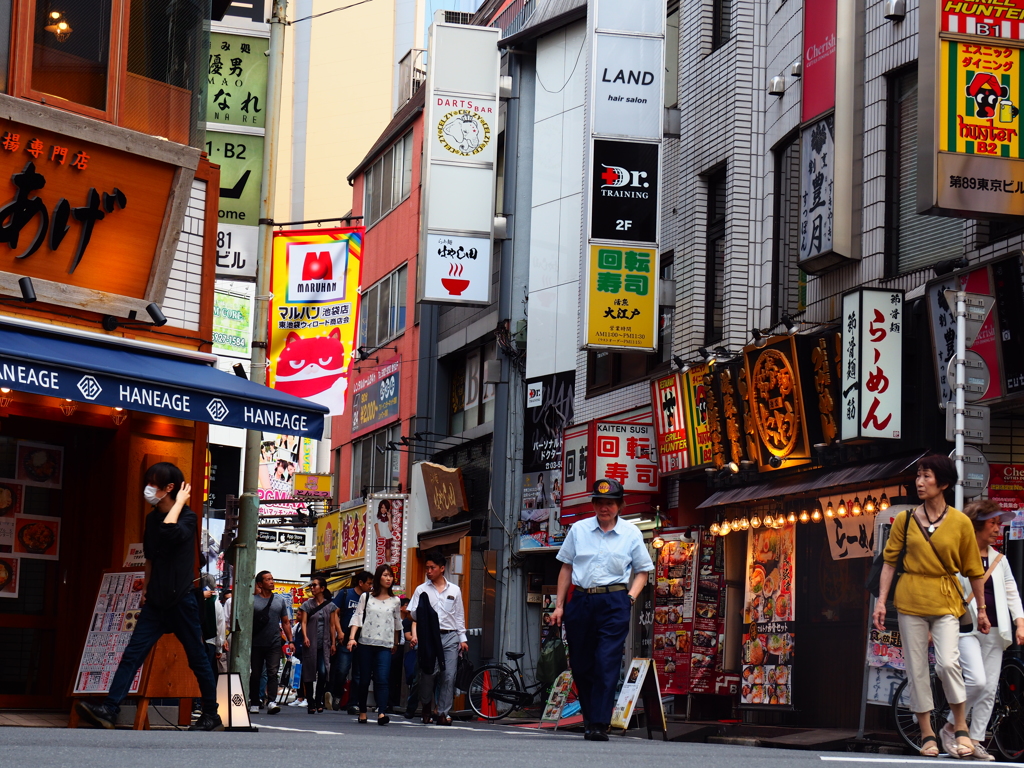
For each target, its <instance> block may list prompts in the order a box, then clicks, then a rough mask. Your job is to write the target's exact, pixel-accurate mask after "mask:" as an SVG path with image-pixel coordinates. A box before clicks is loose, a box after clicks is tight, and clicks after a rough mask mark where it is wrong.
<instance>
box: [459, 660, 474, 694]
mask: <svg viewBox="0 0 1024 768" xmlns="http://www.w3.org/2000/svg"><path fill="white" fill-rule="evenodd" d="M472 684H473V662H471V661H470V660H469V654H468V653H466V652H465V651H461V652H460V653H459V661H458V663H457V664H456V666H455V687H456V688H458V689H459V690H460V691H468V690H469V687H470V686H471V685H472Z"/></svg>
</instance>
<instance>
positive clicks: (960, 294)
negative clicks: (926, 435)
mask: <svg viewBox="0 0 1024 768" xmlns="http://www.w3.org/2000/svg"><path fill="white" fill-rule="evenodd" d="M966 361H967V293H966V292H964V291H957V292H956V383H955V384H954V394H955V397H956V400H955V403H956V405H955V408H956V410H955V411H954V421H953V425H954V426H953V429H954V432H953V436H954V440H955V442H954V445H955V446H956V476H957V481H956V492H955V499H954V501H953V506H954V507H955V508H956V509H959V510H960V511H961V512H962V511H963V509H964V477H965V475H964V406H965V405H966V402H965V397H964V387H965V386H966V384H967V375H966V374H967V369H966V368H965V366H964V363H965V362H966Z"/></svg>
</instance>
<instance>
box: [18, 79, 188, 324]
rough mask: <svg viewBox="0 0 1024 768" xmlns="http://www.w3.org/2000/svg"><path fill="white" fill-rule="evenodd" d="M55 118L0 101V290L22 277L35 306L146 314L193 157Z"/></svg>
mask: <svg viewBox="0 0 1024 768" xmlns="http://www.w3.org/2000/svg"><path fill="white" fill-rule="evenodd" d="M56 115H57V112H56V111H55V110H50V109H40V108H38V106H33V105H31V104H29V103H28V102H25V101H22V100H20V99H13V98H11V97H10V96H5V95H0V180H2V181H0V200H2V201H3V202H2V204H0V291H3V293H4V294H7V295H11V294H13V295H16V296H17V295H20V291H19V290H18V280H19V279H21V278H22V277H26V276H27V277H31V278H32V281H33V283H34V287H35V292H36V295H37V297H38V298H39V300H40V301H41V302H48V303H53V304H57V305H60V306H63V307H75V308H78V309H86V310H93V311H96V312H100V313H101V314H104V315H109V314H113V315H117V316H119V317H126V316H128V314H129V312H131V311H133V310H134V311H136V312H138V313H139V314H140V315H141V316H143V317H145V316H146V314H145V311H146V310H145V308H146V305H147V304H149V303H150V302H156V303H157V304H160V303H162V302H163V299H164V294H165V292H166V290H167V277H168V275H169V274H170V270H171V265H172V263H173V261H174V252H175V248H176V246H177V242H178V236H179V233H180V232H181V225H182V222H183V220H184V215H185V207H186V206H187V205H188V200H189V192H190V190H191V187H192V179H193V177H194V175H195V169H196V167H197V166H198V163H199V150H197V149H193V148H190V147H184V146H181V145H178V144H173V143H171V142H167V141H159V140H157V139H155V138H151V137H148V136H143V135H141V134H138V133H135V132H132V131H127V130H125V129H121V128H118V127H116V126H112V125H106V124H103V123H97V122H96V121H95V120H87V119H85V118H81V117H77V116H76V115H73V114H71V113H68V112H60V113H59V119H58V117H57V116H56ZM86 136H87V137H88V140H85V139H84V138H81V137H86ZM126 148H127V149H126Z"/></svg>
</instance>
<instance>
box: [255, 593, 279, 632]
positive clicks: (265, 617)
mask: <svg viewBox="0 0 1024 768" xmlns="http://www.w3.org/2000/svg"><path fill="white" fill-rule="evenodd" d="M275 597H276V595H271V596H270V599H269V600H267V604H266V606H265V607H264V608H263V609H262V610H259V611H256V612H255V613H254V614H253V615H252V630H253V633H254V634H255V633H256V632H259V631H260V630H261V629H265V628H266V626H267V624H269V623H270V606H272V605H273V604H274V598H275Z"/></svg>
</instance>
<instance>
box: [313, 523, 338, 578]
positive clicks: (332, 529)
mask: <svg viewBox="0 0 1024 768" xmlns="http://www.w3.org/2000/svg"><path fill="white" fill-rule="evenodd" d="M339 517H340V513H338V512H332V513H331V514H329V515H326V516H324V517H321V518H319V519H317V521H316V554H315V558H314V565H313V567H314V568H315V569H316V570H318V571H323V570H325V569H327V568H337V567H338V549H339V544H340V543H341V537H340V536H339V535H338V534H339V532H340V531H339V529H340V527H341V524H340V519H339Z"/></svg>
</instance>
